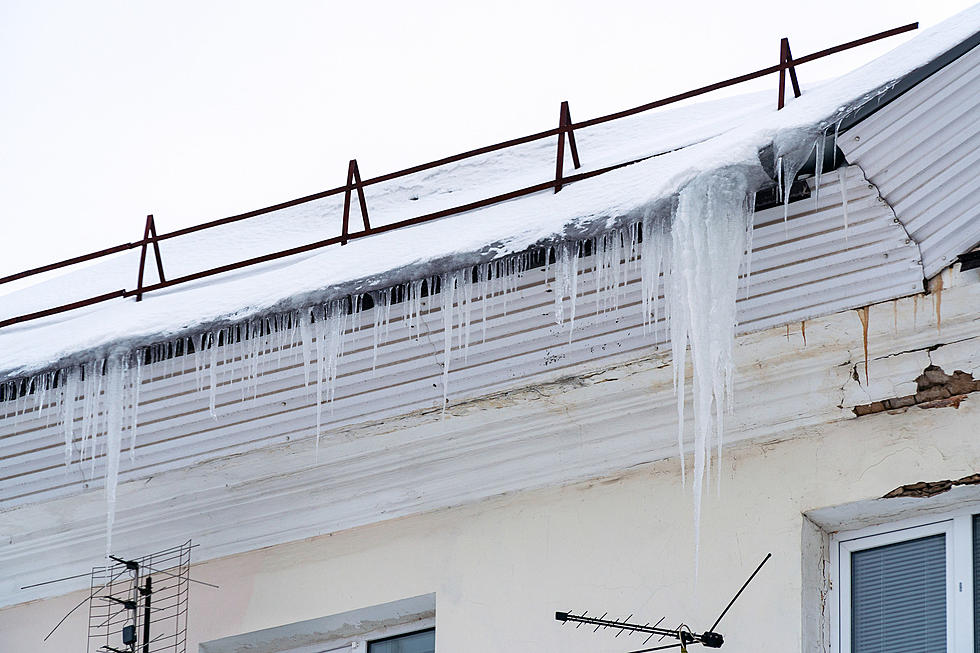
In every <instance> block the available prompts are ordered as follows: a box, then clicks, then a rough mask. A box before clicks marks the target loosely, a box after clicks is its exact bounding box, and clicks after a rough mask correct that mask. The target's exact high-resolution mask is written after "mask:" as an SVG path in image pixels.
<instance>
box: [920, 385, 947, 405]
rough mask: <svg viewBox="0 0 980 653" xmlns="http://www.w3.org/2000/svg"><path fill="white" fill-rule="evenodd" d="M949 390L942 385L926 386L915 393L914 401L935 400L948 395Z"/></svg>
mask: <svg viewBox="0 0 980 653" xmlns="http://www.w3.org/2000/svg"><path fill="white" fill-rule="evenodd" d="M950 394H951V393H950V391H949V390H948V389H946V388H945V387H944V386H941V385H937V386H933V387H931V388H926V389H925V390H922V391H921V392H916V393H915V403H917V404H924V403H926V402H927V401H936V400H937V399H945V398H946V397H948V396H950Z"/></svg>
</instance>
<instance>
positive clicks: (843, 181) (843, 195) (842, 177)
mask: <svg viewBox="0 0 980 653" xmlns="http://www.w3.org/2000/svg"><path fill="white" fill-rule="evenodd" d="M837 180H838V183H839V184H840V202H841V207H842V208H843V212H844V241H845V242H847V222H848V221H847V165H846V164H843V163H842V164H841V166H840V167H839V168H837Z"/></svg>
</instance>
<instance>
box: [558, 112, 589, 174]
mask: <svg viewBox="0 0 980 653" xmlns="http://www.w3.org/2000/svg"><path fill="white" fill-rule="evenodd" d="M558 130H559V131H558V163H557V165H556V166H555V192H556V193H557V192H558V191H560V190H561V187H562V173H563V172H564V171H565V134H568V146H569V147H570V148H571V150H572V163H573V164H575V168H576V169H577V168H580V167H582V165H581V164H580V163H579V160H578V148H577V147H576V146H575V132H574V131H573V130H572V114H571V111H569V109H568V102H567V101H565V100H563V101H562V103H561V110H560V111H559V113H558Z"/></svg>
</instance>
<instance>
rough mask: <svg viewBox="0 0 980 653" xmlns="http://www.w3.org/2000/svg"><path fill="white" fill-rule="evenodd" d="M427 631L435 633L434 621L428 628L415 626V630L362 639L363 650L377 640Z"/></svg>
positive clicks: (366, 649)
mask: <svg viewBox="0 0 980 653" xmlns="http://www.w3.org/2000/svg"><path fill="white" fill-rule="evenodd" d="M429 631H432V634H433V635H435V633H436V626H435V623H433V624H432V626H431V627H429V628H416V629H415V630H409V631H407V632H404V633H391V634H388V635H385V636H384V637H373V636H372V637H368V638H367V639H365V640H364V649H363V650H364V651H369V650H370V649H369V648H368V647H369V646H370V645H371V644H376V643H378V642H384V641H386V640H389V639H394V638H396V637H404V636H405V635H414V634H416V633H427V632H429ZM371 634H372V635H373V633H371Z"/></svg>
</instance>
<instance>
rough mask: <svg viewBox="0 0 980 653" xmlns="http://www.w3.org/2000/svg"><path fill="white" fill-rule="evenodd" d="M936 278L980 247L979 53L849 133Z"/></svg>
mask: <svg viewBox="0 0 980 653" xmlns="http://www.w3.org/2000/svg"><path fill="white" fill-rule="evenodd" d="M839 146H840V148H841V150H843V152H844V153H845V154H846V155H847V158H848V160H849V161H852V162H855V163H857V164H859V165H860V166H861V167H862V168H863V169H864V170H865V172H866V173H867V174H868V178H869V179H870V180H871V181H872V182H873V183H874V184H875V185H876V186H878V188H879V189H880V190H881V194H882V196H883V197H884V198H885V199H886V200H887V201H888V203H889V204H890V205H891V206H892V208H893V209H894V210H895V214H896V215H897V216H898V218H899V219H900V220H901V221H902V223H903V224H904V225H905V227H906V228H907V229H908V232H909V234H910V235H911V237H912V239H913V240H914V241H915V242H917V243H918V244H919V247H920V250H921V252H922V265H923V268H924V271H925V275H926V276H927V277H932V276H933V275H935V274H936V273H937V272H939V271H940V270H941V269H943V268H944V267H946V266H948V265H950V264H951V263H952V262H953V261H954V259H955V258H956V256H957V255H959V254H962V253H963V252H966V251H968V250H969V249H970V248H972V247H973V246H974V245H976V244H977V243H980V195H978V193H977V189H978V188H980V48H974V49H973V50H971V51H969V52H968V53H966V54H965V55H963V56H962V57H960V58H959V59H957V60H956V61H954V62H953V63H951V64H950V65H949V66H947V67H945V68H943V69H942V70H940V71H939V72H937V73H936V74H934V75H932V76H931V77H929V78H927V79H926V80H924V81H922V82H921V83H919V84H918V85H917V86H915V87H913V88H912V89H910V90H909V91H908V92H906V93H905V94H904V95H902V96H901V97H900V98H898V99H897V100H895V101H894V102H891V103H889V104H888V105H886V106H885V107H883V108H882V109H881V110H879V111H877V112H876V113H874V114H872V115H871V116H869V117H868V118H866V119H865V120H864V121H862V122H861V123H859V124H857V125H855V126H854V127H853V128H851V129H850V130H848V131H847V132H846V133H845V134H843V135H842V136H841V138H840V141H839Z"/></svg>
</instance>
